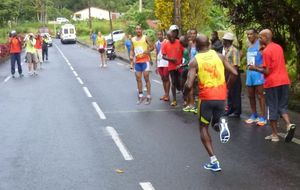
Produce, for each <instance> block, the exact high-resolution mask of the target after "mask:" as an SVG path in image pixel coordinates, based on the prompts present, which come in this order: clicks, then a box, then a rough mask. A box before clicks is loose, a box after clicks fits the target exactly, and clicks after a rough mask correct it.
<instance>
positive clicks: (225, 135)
mask: <svg viewBox="0 0 300 190" xmlns="http://www.w3.org/2000/svg"><path fill="white" fill-rule="evenodd" d="M229 139H230V131H229V129H228V123H227V120H226V119H225V118H224V117H222V118H221V119H220V140H221V143H227V142H228V141H229Z"/></svg>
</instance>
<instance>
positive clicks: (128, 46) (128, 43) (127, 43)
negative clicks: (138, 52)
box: [125, 39, 131, 51]
mask: <svg viewBox="0 0 300 190" xmlns="http://www.w3.org/2000/svg"><path fill="white" fill-rule="evenodd" d="M125 46H126V48H127V50H128V51H130V50H131V41H130V40H129V39H127V40H126V41H125Z"/></svg>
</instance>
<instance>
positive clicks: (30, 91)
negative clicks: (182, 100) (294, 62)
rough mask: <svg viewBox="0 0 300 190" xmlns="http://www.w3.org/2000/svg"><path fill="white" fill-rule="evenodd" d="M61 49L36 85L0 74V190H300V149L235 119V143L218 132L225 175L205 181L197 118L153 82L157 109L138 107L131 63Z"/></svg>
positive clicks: (72, 47)
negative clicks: (165, 98)
mask: <svg viewBox="0 0 300 190" xmlns="http://www.w3.org/2000/svg"><path fill="white" fill-rule="evenodd" d="M55 44H56V45H54V46H53V47H52V48H49V61H48V62H46V63H44V69H43V70H41V71H39V75H38V76H37V77H30V76H28V75H27V74H26V72H27V69H26V68H25V66H26V65H24V66H23V68H24V71H25V77H24V78H22V79H20V78H16V79H11V78H10V77H9V64H8V63H6V64H2V65H1V66H0V80H1V81H0V89H1V90H0V97H1V101H0V113H1V114H0V121H1V125H0V139H1V141H0V142H1V143H0V168H1V169H0V189H1V190H135V189H145V190H151V189H152V190H153V189H156V190H202V189H203V190H210V189H211V190H214V189H222V190H223V189H230V190H232V189H234V190H235V189H237V190H238V189H264V190H268V189H272V190H273V189H276V190H277V189H295V190H296V189H299V188H300V172H299V169H300V149H299V148H300V145H299V144H297V143H295V142H297V141H295V142H293V143H288V144H286V143H284V142H283V139H281V141H280V142H279V143H271V142H266V141H265V140H264V136H266V135H268V134H269V133H270V129H269V127H262V128H261V127H254V126H247V125H245V124H244V122H243V121H242V119H231V120H230V129H231V134H232V138H231V141H230V142H229V143H227V144H222V143H220V142H219V138H218V134H217V133H216V132H214V131H213V130H211V135H212V138H213V144H214V148H215V152H216V156H217V157H218V159H219V161H220V163H221V167H222V171H221V172H218V173H212V172H210V171H206V170H204V169H203V167H202V165H203V164H204V163H206V162H207V161H208V160H209V158H208V156H207V153H206V151H205V150H204V148H203V146H202V145H201V142H200V138H199V131H198V127H197V126H198V124H197V118H196V117H195V116H194V115H192V114H189V113H183V112H182V111H180V110H181V106H178V107H177V108H170V106H169V105H168V104H167V103H165V102H160V101H159V97H160V96H161V95H162V86H161V84H160V83H159V81H160V80H159V78H158V77H157V76H155V74H152V75H153V76H152V78H151V80H152V94H153V101H152V103H151V105H148V106H147V105H136V104H135V102H136V98H137V92H136V83H135V78H134V74H133V73H132V72H129V68H128V67H127V64H126V63H125V62H122V61H121V60H115V61H110V62H109V63H108V68H100V67H99V55H98V53H97V52H96V51H93V50H91V49H88V48H86V47H82V46H80V45H78V44H67V45H62V44H60V43H59V41H55ZM298 116H299V115H298ZM298 137H299V136H297V138H298Z"/></svg>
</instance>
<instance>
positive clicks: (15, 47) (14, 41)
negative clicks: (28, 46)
mask: <svg viewBox="0 0 300 190" xmlns="http://www.w3.org/2000/svg"><path fill="white" fill-rule="evenodd" d="M21 46H22V45H21V41H20V40H19V39H18V38H11V41H10V53H20V52H21Z"/></svg>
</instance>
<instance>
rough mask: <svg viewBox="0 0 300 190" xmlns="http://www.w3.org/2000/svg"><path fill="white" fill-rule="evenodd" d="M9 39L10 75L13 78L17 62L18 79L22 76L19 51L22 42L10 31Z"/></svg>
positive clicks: (14, 32) (15, 33)
mask: <svg viewBox="0 0 300 190" xmlns="http://www.w3.org/2000/svg"><path fill="white" fill-rule="evenodd" d="M10 35H11V37H10V38H9V46H10V61H11V75H12V77H13V78H15V72H16V70H15V64H16V62H17V65H18V73H19V76H20V77H23V74H22V65H21V50H22V42H21V39H20V37H18V36H17V32H16V31H14V30H13V31H11V34H10Z"/></svg>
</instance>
